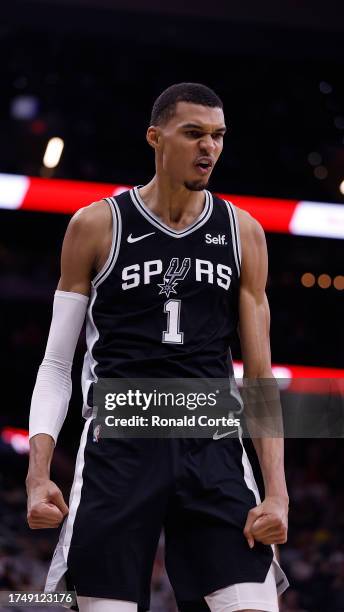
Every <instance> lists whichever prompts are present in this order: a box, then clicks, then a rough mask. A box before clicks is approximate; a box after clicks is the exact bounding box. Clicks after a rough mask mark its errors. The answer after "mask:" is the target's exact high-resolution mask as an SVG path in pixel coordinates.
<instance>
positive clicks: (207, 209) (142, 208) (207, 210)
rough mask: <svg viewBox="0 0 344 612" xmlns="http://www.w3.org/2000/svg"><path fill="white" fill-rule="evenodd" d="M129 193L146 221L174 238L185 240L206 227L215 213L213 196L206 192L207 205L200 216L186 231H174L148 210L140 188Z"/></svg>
mask: <svg viewBox="0 0 344 612" xmlns="http://www.w3.org/2000/svg"><path fill="white" fill-rule="evenodd" d="M129 193H130V197H131V199H132V201H133V203H134V204H135V206H136V208H137V210H138V211H139V212H140V213H141V214H142V215H143V216H144V217H145V219H147V221H149V223H151V224H152V225H154V227H157V228H158V229H160V230H161V231H162V232H164V233H165V234H168V235H169V236H173V238H183V237H184V236H188V235H189V234H191V233H192V232H194V231H196V230H197V229H198V228H199V227H202V225H204V224H205V223H206V222H207V221H208V219H209V217H210V215H211V213H212V212H213V196H212V195H211V193H210V192H209V191H207V190H205V204H204V208H203V210H202V212H201V214H200V216H199V217H198V218H197V219H196V220H195V221H194V222H193V223H191V225H189V226H188V227H186V228H185V229H183V230H174V229H172V228H171V227H169V226H168V225H166V224H165V223H163V222H162V221H161V219H159V217H157V216H156V215H155V214H154V213H152V211H150V210H149V208H147V206H146V204H145V203H144V201H143V200H142V198H141V196H140V194H139V188H138V187H134V188H133V189H131V190H130V192H129Z"/></svg>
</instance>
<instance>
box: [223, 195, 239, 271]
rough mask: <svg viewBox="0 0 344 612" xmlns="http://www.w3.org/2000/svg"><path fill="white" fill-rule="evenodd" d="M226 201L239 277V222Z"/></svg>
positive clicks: (230, 204)
mask: <svg viewBox="0 0 344 612" xmlns="http://www.w3.org/2000/svg"><path fill="white" fill-rule="evenodd" d="M224 202H225V203H226V208H227V211H228V216H229V223H230V226H231V234H232V244H233V254H234V259H235V265H236V267H237V272H238V276H239V277H240V267H241V243H240V234H239V224H238V220H237V215H236V212H235V207H234V206H233V204H232V203H231V202H227V200H224Z"/></svg>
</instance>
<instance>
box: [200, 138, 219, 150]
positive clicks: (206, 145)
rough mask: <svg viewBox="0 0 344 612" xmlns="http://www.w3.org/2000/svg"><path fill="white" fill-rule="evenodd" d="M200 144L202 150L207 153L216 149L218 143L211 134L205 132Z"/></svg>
mask: <svg viewBox="0 0 344 612" xmlns="http://www.w3.org/2000/svg"><path fill="white" fill-rule="evenodd" d="M199 146H200V149H201V150H202V152H206V153H207V152H210V151H214V149H215V146H216V145H215V142H214V140H213V138H212V136H211V134H204V135H203V136H202V138H201V140H200V141H199Z"/></svg>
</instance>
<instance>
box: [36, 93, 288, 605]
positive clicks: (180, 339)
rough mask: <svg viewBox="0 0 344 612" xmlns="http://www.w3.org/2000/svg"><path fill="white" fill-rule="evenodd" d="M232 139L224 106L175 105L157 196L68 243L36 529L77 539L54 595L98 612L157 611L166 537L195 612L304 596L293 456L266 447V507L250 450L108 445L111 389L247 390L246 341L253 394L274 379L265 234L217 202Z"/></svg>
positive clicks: (62, 555)
mask: <svg viewBox="0 0 344 612" xmlns="http://www.w3.org/2000/svg"><path fill="white" fill-rule="evenodd" d="M225 132H226V126H225V121H224V114H223V107H222V102H221V100H220V99H219V97H218V96H217V95H216V94H215V93H214V92H213V91H212V90H210V89H209V88H208V87H205V86H204V85H200V84H194V83H181V84H177V85H173V86H171V87H169V88H168V89H167V90H166V91H164V92H163V93H162V94H161V95H160V96H159V97H158V99H157V100H156V101H155V103H154V106H153V110H152V116H151V122H150V127H149V128H148V131H147V141H148V143H149V145H150V146H151V147H152V148H153V149H154V152H155V164H156V173H155V176H154V177H153V179H152V180H151V181H150V182H149V183H148V184H147V185H145V186H139V187H135V188H134V189H131V190H130V191H127V192H125V193H122V194H121V195H120V196H118V197H116V198H114V197H109V198H105V200H102V201H100V202H96V203H93V204H91V205H90V206H86V207H85V208H83V209H81V210H79V211H78V212H77V213H76V214H75V215H74V217H73V218H72V220H71V221H70V224H69V226H68V229H67V232H66V236H65V239H64V243H63V248H62V259H61V269H62V270H61V278H60V281H59V284H58V287H57V291H56V294H55V299H54V308H53V317H52V323H51V329H50V333H49V338H48V343H47V348H46V353H45V357H44V360H43V362H42V364H41V366H40V369H39V372H38V375H37V381H36V385H35V389H34V393H33V397H32V404H31V412H30V465H29V471H28V477H27V490H28V522H29V525H30V527H31V528H32V529H41V528H49V527H55V528H56V527H57V526H58V525H60V523H61V522H62V521H64V522H63V526H62V530H61V534H60V540H59V543H58V545H57V548H56V550H55V553H54V557H53V560H52V563H51V566H50V570H49V574H48V578H47V583H46V587H45V590H46V591H54V590H57V591H59V590H60V591H61V590H64V589H66V587H69V588H70V589H75V591H76V593H77V600H78V606H79V609H80V610H81V612H110V611H111V612H135V611H136V610H140V611H143V610H147V609H148V608H149V596H150V579H151V571H152V565H153V560H154V555H155V551H156V547H157V543H158V539H159V535H160V532H161V528H162V527H164V529H165V538H166V567H167V571H168V574H169V578H170V580H171V583H172V586H173V588H174V592H175V595H176V599H177V602H178V606H179V609H180V610H182V611H184V610H185V611H187V610H209V609H210V610H211V611H212V612H220V611H221V612H235V611H246V610H256V611H264V612H277V610H278V599H277V597H278V594H279V593H281V592H283V591H284V590H285V588H287V585H288V582H287V579H286V577H285V575H284V573H283V571H282V570H281V568H280V567H279V565H278V563H277V561H276V558H275V555H274V548H273V545H275V544H280V543H284V542H285V541H286V535H287V512H288V494H287V489H286V484H285V477H284V467H283V440H282V439H280V438H264V437H262V438H260V439H256V440H254V444H255V448H256V451H257V455H258V459H259V462H260V466H261V470H262V474H263V478H264V484H265V498H264V500H263V501H261V500H260V498H259V495H258V492H257V487H256V484H255V481H254V478H253V474H252V470H251V466H250V464H249V463H248V459H247V456H246V453H245V450H244V448H243V445H242V441H241V439H240V438H235V439H229V438H228V437H223V438H221V439H219V440H214V439H211V438H210V439H191V438H187V439H155V440H151V439H109V438H106V439H105V438H99V437H98V435H97V434H95V432H93V427H92V420H93V417H92V384H93V383H95V382H96V381H97V380H98V378H107V377H109V378H111V377H117V378H121V377H123V378H129V377H132V378H144V377H146V378H152V377H164V378H169V377H171V378H183V377H184V378H187V377H191V378H192V377H194V378H203V377H206V378H225V377H230V376H231V375H232V373H233V368H232V362H231V360H230V359H228V353H229V337H230V335H231V333H232V332H233V331H234V330H235V329H236V327H237V325H239V331H240V341H241V346H242V354H243V361H244V374H245V377H246V378H247V379H248V380H257V379H259V380H261V381H263V380H264V379H271V378H272V372H271V363H270V348H269V308H268V303H267V299H266V295H265V285H266V279H267V251H266V243H265V238H264V233H263V230H262V228H261V226H260V225H259V224H258V223H257V222H256V221H255V220H254V219H253V218H252V217H251V216H250V215H249V214H247V213H246V212H244V211H242V210H240V209H237V208H236V207H235V206H234V205H233V204H231V203H229V202H225V201H223V200H221V199H219V198H218V197H216V196H214V195H212V194H211V193H210V192H209V191H207V189H206V188H207V184H208V181H209V178H210V176H211V173H212V171H213V169H214V166H215V164H216V162H217V160H218V158H219V156H220V154H221V151H222V148H223V137H224V134H225ZM85 314H86V324H87V330H86V331H87V352H86V356H85V361H84V367H83V372H82V387H83V397H84V407H83V414H84V417H85V419H86V423H85V426H84V430H83V434H82V436H81V442H80V448H79V452H78V456H77V460H76V468H75V477H74V482H73V486H72V491H71V495H70V502H69V508H68V507H67V505H66V503H65V501H64V499H63V496H62V493H61V491H60V490H59V488H58V487H57V486H56V484H55V483H53V482H52V481H51V480H50V477H49V469H50V463H51V459H52V455H53V450H54V445H55V444H56V440H57V437H58V434H59V431H60V429H61V426H62V423H63V421H64V418H65V415H66V411H67V408H68V403H69V399H70V394H71V377H70V371H71V365H72V361H73V356H74V351H75V346H76V343H77V340H78V336H79V333H80V330H81V327H82V324H83V321H84V318H85ZM229 354H230V353H229Z"/></svg>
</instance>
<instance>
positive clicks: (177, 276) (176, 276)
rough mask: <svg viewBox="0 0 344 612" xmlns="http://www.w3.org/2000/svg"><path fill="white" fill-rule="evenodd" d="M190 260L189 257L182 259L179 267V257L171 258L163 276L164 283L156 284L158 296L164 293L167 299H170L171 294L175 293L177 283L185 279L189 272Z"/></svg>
mask: <svg viewBox="0 0 344 612" xmlns="http://www.w3.org/2000/svg"><path fill="white" fill-rule="evenodd" d="M190 266H191V259H190V257H184V259H183V262H182V264H181V265H180V266H179V257H173V258H172V259H171V261H170V265H169V266H168V268H167V270H166V272H165V274H164V282H163V283H161V284H158V287H160V291H159V295H160V294H161V293H165V295H166V296H167V297H170V294H171V293H177V291H176V289H175V288H176V286H177V285H178V283H179V282H180V281H182V280H184V278H185V277H186V275H187V273H188V272H189V270H190Z"/></svg>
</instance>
